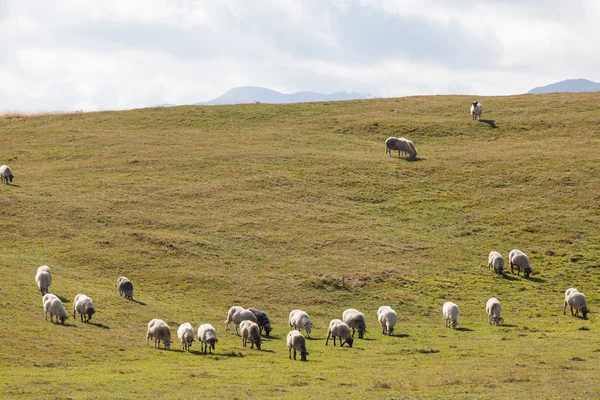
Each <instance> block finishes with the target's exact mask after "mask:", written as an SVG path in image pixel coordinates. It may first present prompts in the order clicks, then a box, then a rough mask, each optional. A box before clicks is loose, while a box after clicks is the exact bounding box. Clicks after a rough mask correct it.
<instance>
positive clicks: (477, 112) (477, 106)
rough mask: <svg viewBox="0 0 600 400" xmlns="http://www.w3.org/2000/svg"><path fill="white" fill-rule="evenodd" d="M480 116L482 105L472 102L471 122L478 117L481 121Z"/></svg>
mask: <svg viewBox="0 0 600 400" xmlns="http://www.w3.org/2000/svg"><path fill="white" fill-rule="evenodd" d="M481 114H483V105H482V104H481V103H479V102H477V101H474V102H473V103H472V104H471V115H472V116H473V120H476V119H477V117H479V120H480V121H481Z"/></svg>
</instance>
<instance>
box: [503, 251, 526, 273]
mask: <svg viewBox="0 0 600 400" xmlns="http://www.w3.org/2000/svg"><path fill="white" fill-rule="evenodd" d="M508 261H509V262H510V272H512V273H513V274H514V273H515V271H514V269H513V267H515V266H516V267H517V275H520V274H521V270H523V276H525V278H529V274H530V273H531V265H530V264H529V258H527V254H525V253H523V252H522V251H521V250H517V249H515V250H511V252H510V253H508Z"/></svg>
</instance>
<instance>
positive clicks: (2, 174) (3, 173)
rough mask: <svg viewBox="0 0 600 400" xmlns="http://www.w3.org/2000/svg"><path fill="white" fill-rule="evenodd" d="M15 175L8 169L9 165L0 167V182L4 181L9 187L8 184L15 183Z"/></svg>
mask: <svg viewBox="0 0 600 400" xmlns="http://www.w3.org/2000/svg"><path fill="white" fill-rule="evenodd" d="M13 178H14V176H13V173H12V171H11V170H10V168H9V167H8V165H3V166H1V167H0V181H2V180H3V181H4V183H6V184H7V185H8V182H9V181H10V182H11V183H12V181H13Z"/></svg>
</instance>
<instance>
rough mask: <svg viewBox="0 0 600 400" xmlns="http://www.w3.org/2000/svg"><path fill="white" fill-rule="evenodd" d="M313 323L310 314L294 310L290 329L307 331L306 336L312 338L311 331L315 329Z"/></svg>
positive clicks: (291, 313)
mask: <svg viewBox="0 0 600 400" xmlns="http://www.w3.org/2000/svg"><path fill="white" fill-rule="evenodd" d="M313 326H314V325H313V324H312V322H310V318H309V317H308V314H307V313H306V312H304V311H302V310H292V311H291V312H290V329H292V328H293V329H298V330H300V329H302V328H304V329H305V330H306V336H307V337H308V338H310V331H311V330H312V328H313Z"/></svg>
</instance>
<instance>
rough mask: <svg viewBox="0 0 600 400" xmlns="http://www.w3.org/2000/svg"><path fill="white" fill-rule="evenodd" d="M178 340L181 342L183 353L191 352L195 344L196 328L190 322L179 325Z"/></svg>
mask: <svg viewBox="0 0 600 400" xmlns="http://www.w3.org/2000/svg"><path fill="white" fill-rule="evenodd" d="M177 339H179V341H180V342H181V349H182V350H183V351H185V350H188V351H189V350H190V347H191V346H192V342H194V328H193V327H192V324H190V323H189V322H185V323H183V324H181V325H179V328H178V329H177Z"/></svg>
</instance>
